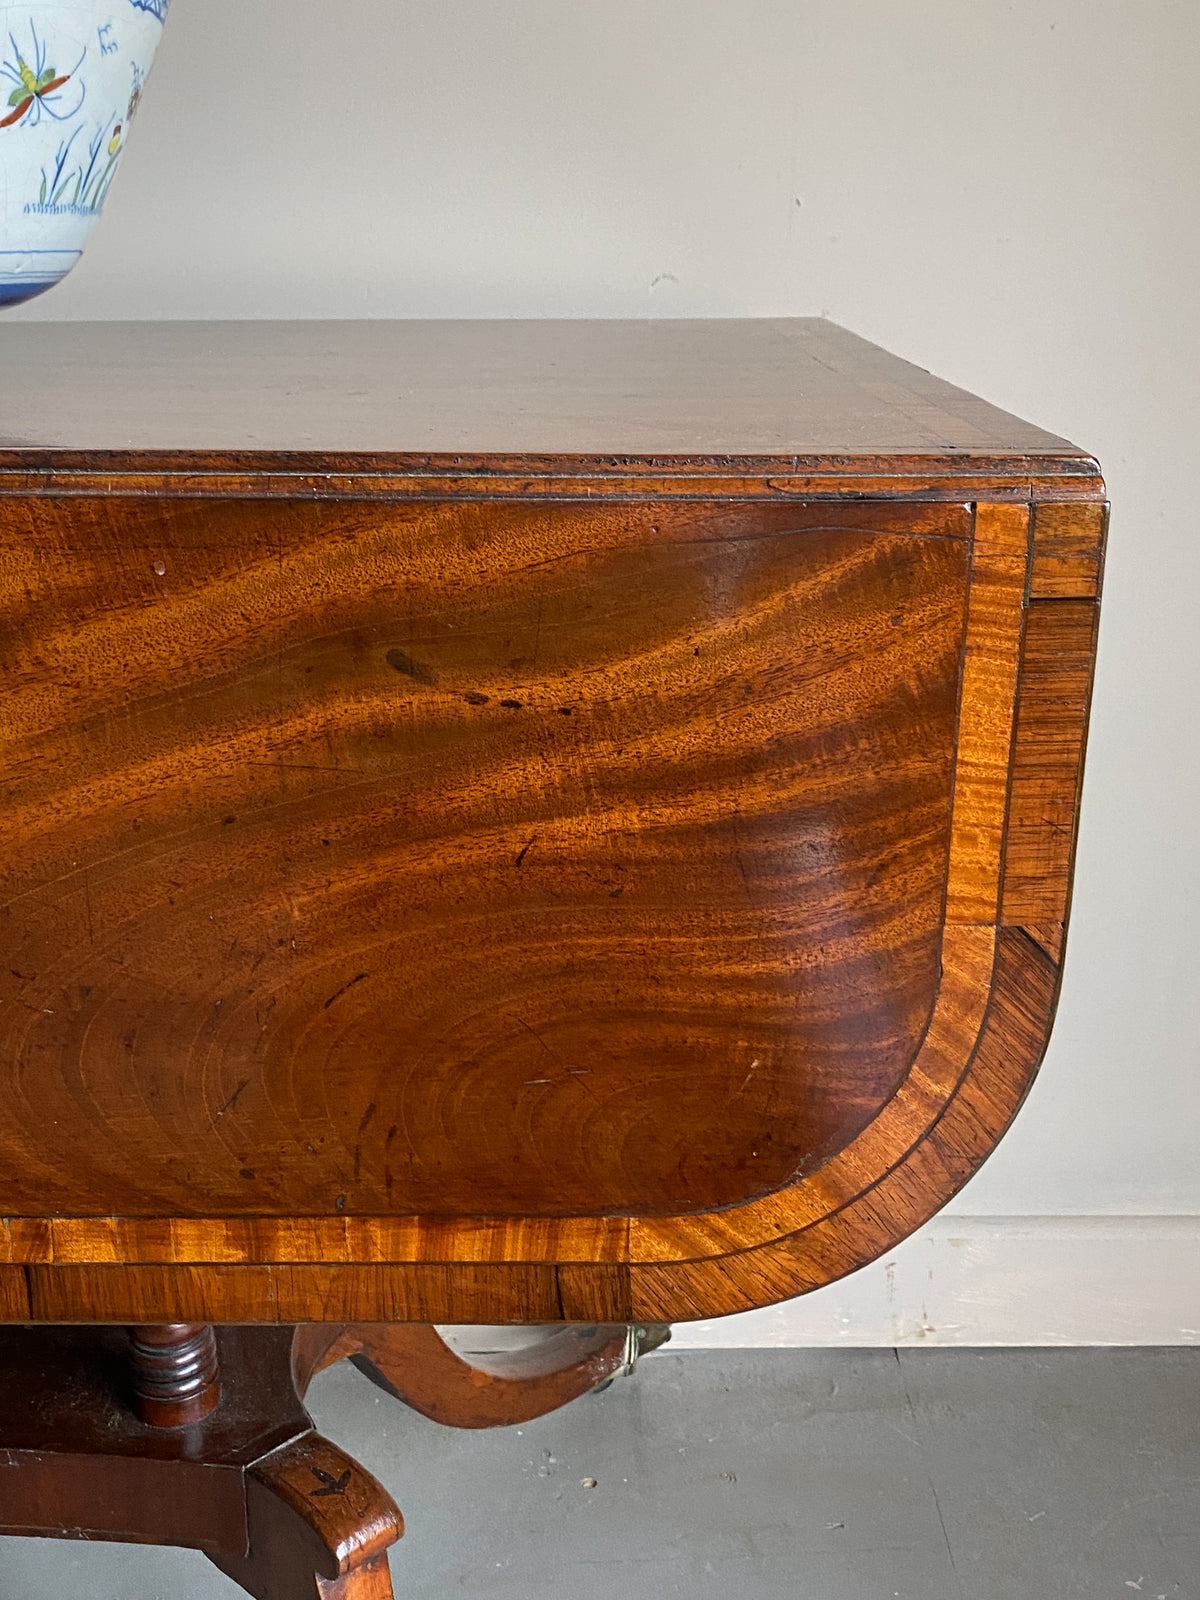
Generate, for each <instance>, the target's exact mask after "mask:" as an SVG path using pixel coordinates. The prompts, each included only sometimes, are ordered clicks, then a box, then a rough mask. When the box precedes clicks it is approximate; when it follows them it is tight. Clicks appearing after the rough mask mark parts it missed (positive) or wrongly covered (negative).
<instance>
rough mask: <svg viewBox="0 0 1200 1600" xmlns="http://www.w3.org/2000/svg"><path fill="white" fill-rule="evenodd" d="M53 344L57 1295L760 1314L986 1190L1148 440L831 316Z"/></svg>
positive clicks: (29, 1098)
mask: <svg viewBox="0 0 1200 1600" xmlns="http://www.w3.org/2000/svg"><path fill="white" fill-rule="evenodd" d="M0 363H2V364H3V366H4V369H5V370H7V371H11V372H16V371H18V370H19V372H20V374H21V381H20V383H19V384H18V383H14V382H9V383H8V384H6V385H5V393H6V399H5V402H4V405H3V410H2V412H0V619H2V620H0V640H2V643H0V664H2V667H3V677H2V679H0V804H2V807H3V809H2V812H0V815H2V817H3V827H2V829H0V956H2V957H3V959H2V960H0V1217H2V1218H3V1219H4V1221H3V1223H2V1224H0V1320H3V1319H7V1320H12V1321H21V1322H28V1321H38V1320H43V1321H89V1322H93V1321H106V1320H119V1321H136V1322H150V1321H209V1320H213V1321H242V1322H249V1321H272V1320H283V1321H303V1320H332V1321H339V1322H356V1323H361V1322H367V1321H372V1320H415V1321H433V1322H467V1321H484V1322H497V1321H554V1320H560V1319H566V1320H578V1321H598V1322H605V1323H612V1322H620V1321H626V1320H643V1321H671V1320H678V1319H679V1318H682V1317H687V1316H703V1315H713V1314H717V1313H720V1312H723V1311H728V1310H734V1309H740V1308H743V1307H746V1306H750V1305H756V1304H763V1303H766V1302H768V1301H771V1300H774V1299H778V1298H781V1297H782V1296H785V1295H789V1294H794V1293H798V1292H801V1291H803V1290H804V1289H807V1288H812V1287H815V1286H817V1285H819V1284H821V1283H824V1282H828V1281H829V1280H830V1279H831V1278H833V1277H836V1276H839V1275H840V1274H841V1273H843V1272H846V1271H849V1270H851V1269H852V1268H853V1267H854V1266H856V1265H858V1264H860V1263H861V1262H863V1261H865V1260H867V1259H870V1258H871V1257H872V1256H874V1255H876V1254H878V1253H879V1252H880V1251H882V1250H885V1249H888V1248H890V1247H891V1246H892V1245H893V1244H894V1243H895V1242H896V1241H897V1240H898V1239H899V1238H901V1237H903V1236H904V1235H905V1234H906V1233H907V1232H910V1231H911V1230H912V1228H914V1227H916V1226H918V1225H919V1224H920V1223H921V1222H922V1221H923V1220H924V1219H925V1218H926V1217H927V1216H928V1215H929V1214H930V1213H931V1212H932V1211H933V1210H935V1209H937V1207H938V1206H940V1205H941V1204H942V1203H944V1201H945V1200H946V1199H947V1198H948V1197H949V1195H950V1194H951V1193H953V1192H954V1191H955V1190H956V1189H957V1188H958V1187H959V1186H960V1185H961V1183H962V1182H964V1181H965V1180H966V1179H967V1178H968V1177H969V1176H970V1174H971V1172H973V1171H974V1170H975V1168H976V1166H977V1165H978V1164H979V1162H980V1161H981V1160H982V1159H983V1158H984V1157H985V1156H986V1154H987V1153H988V1152H989V1151H990V1150H991V1148H992V1147H993V1146H994V1144H995V1142H996V1140H997V1139H998V1138H999V1136H1000V1134H1001V1133H1002V1132H1003V1129H1004V1127H1005V1126H1006V1125H1007V1123H1008V1121H1009V1119H1010V1117H1011V1115H1012V1114H1013V1112H1014V1110H1015V1108H1016V1106H1017V1104H1018V1103H1019V1101H1020V1098H1021V1097H1022V1095H1023V1094H1024V1092H1025V1089H1026V1088H1027V1086H1028V1083H1029V1081H1030V1079H1031V1076H1032V1074H1033V1072H1034V1070H1035V1069H1036V1066H1037V1063H1038V1060H1039V1059H1040V1056H1041V1053H1042V1050H1043V1047H1044V1044H1045V1041H1046V1037H1047V1035H1048V1032H1049V1026H1050V1020H1051V1015H1052V1011H1053V1005H1054V999H1055V996H1056V993H1057V985H1058V980H1059V971H1060V966H1061V959H1062V949H1063V939H1064V935H1065V924H1066V914H1067V901H1068V893H1069V884H1070V874H1071V859H1072V848H1073V839H1074V831H1075V822H1076V812H1077V798H1078V786H1079V776H1080V767H1081V761H1082V752H1083V742H1084V732H1085V728H1086V718H1087V706H1088V696H1089V689H1090V679H1091V668H1092V662H1093V657H1094V646H1095V627H1096V613H1097V605H1098V596H1099V583H1100V565H1101V558H1102V547H1103V536H1104V520H1105V507H1104V490H1103V485H1102V483H1101V481H1100V478H1099V474H1098V470H1097V468H1096V465H1095V462H1094V461H1092V460H1091V458H1090V457H1088V456H1087V455H1086V454H1085V453H1083V452H1081V451H1079V450H1077V449H1076V448H1075V447H1074V446H1072V445H1070V444H1068V443H1067V442H1066V441H1065V440H1062V439H1059V438H1056V437H1055V436H1053V435H1051V434H1047V433H1044V432H1042V431H1041V430H1039V429H1036V428H1033V427H1031V426H1029V425H1027V424H1025V423H1022V422H1019V421H1018V420H1017V419H1015V418H1012V417H1009V416H1007V415H1006V414H1005V413H1003V412H1000V411H997V410H996V409H995V408H994V407H991V406H988V405H986V404H985V403H984V402H982V401H979V400H976V399H974V398H973V397H972V396H970V395H967V394H965V393H963V392H962V391H960V390H957V389H954V388H952V387H951V386H950V385H947V384H944V383H941V382H940V381H939V380H937V379H934V378H931V377H930V376H929V375H928V374H926V373H924V372H922V371H921V370H920V369H919V368H916V367H913V366H910V365H908V364H907V363H904V362H901V361H898V360H897V359H896V358H894V357H891V356H888V355H886V354H885V353H884V352H882V351H880V350H878V349H877V348H875V347H874V346H872V345H868V344H866V343H865V342H864V341H862V340H859V339H856V338H854V337H853V336H852V335H850V334H847V333H844V332H843V331H842V330H840V329H837V328H834V327H832V326H831V325H829V324H827V323H824V322H819V321H812V320H801V321H772V320H764V321H755V322H711V323H705V322H657V323H633V322H624V323H603V322H579V323H562V322H559V323H555V322H546V323H418V322H410V323H301V324H295V323H259V324H225V325H217V324H152V323H147V324H90V325H67V324H15V325H12V326H9V327H7V328H5V329H3V330H0Z"/></svg>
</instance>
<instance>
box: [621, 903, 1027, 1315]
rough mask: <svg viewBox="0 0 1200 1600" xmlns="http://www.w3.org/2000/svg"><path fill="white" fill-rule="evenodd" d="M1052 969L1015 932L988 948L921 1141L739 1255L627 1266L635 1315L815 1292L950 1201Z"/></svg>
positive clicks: (999, 1126) (1015, 1084)
mask: <svg viewBox="0 0 1200 1600" xmlns="http://www.w3.org/2000/svg"><path fill="white" fill-rule="evenodd" d="M1057 989H1058V972H1057V969H1056V968H1055V966H1054V964H1053V963H1052V962H1051V961H1050V960H1049V959H1048V958H1047V956H1046V954H1045V952H1044V951H1042V950H1041V949H1040V948H1039V947H1038V946H1037V945H1035V944H1034V943H1033V941H1032V940H1030V939H1029V938H1028V937H1027V936H1026V935H1025V934H1024V933H1023V932H1021V931H1019V930H1016V929H1012V930H1005V931H1004V932H1003V933H1002V934H1001V935H1000V939H999V946H998V959H997V962H996V969H995V976H994V982H993V989H992V996H991V1000H990V1002H989V1006H988V1014H987V1018H986V1020H985V1022H984V1026H983V1029H982V1031H981V1033H980V1035H979V1039H978V1043H977V1045H976V1046H975V1049H974V1051H973V1054H972V1056H971V1060H970V1063H969V1066H968V1069H967V1071H966V1072H965V1073H964V1074H963V1076H962V1079H961V1081H960V1083H959V1084H958V1086H957V1088H956V1090H955V1092H954V1094H953V1095H952V1096H951V1097H950V1099H949V1101H948V1102H947V1104H946V1106H945V1107H944V1109H943V1110H942V1112H941V1113H940V1115H939V1116H938V1118H937V1119H936V1120H935V1121H934V1122H933V1123H932V1124H931V1126H930V1127H929V1129H928V1130H927V1131H926V1134H925V1136H924V1137H923V1138H922V1139H921V1140H920V1141H918V1143H917V1144H916V1145H914V1147H913V1148H912V1149H911V1150H910V1151H909V1152H908V1153H907V1155H906V1156H905V1157H904V1159H903V1160H902V1161H901V1162H899V1163H898V1164H897V1165H896V1166H895V1167H894V1168H893V1169H891V1170H890V1171H889V1172H888V1173H887V1174H886V1175H885V1176H884V1177H883V1178H882V1179H881V1180H880V1181H879V1182H878V1183H877V1184H875V1185H873V1186H871V1187H869V1188H868V1189H866V1190H865V1191H864V1192H863V1193H861V1194H860V1195H859V1196H857V1197H856V1198H855V1199H854V1200H853V1201H851V1202H850V1203H849V1204H847V1205H846V1206H845V1207H844V1208H842V1209H839V1210H835V1211H833V1212H831V1213H830V1214H829V1215H827V1216H825V1217H823V1218H821V1219H820V1220H819V1221H817V1222H814V1223H812V1224H811V1225H809V1226H808V1227H804V1228H800V1229H797V1230H796V1231H795V1232H794V1233H792V1234H791V1235H789V1236H788V1237H786V1238H783V1239H781V1240H778V1241H775V1242H772V1243H770V1244H767V1245H757V1246H754V1247H752V1248H750V1249H747V1250H743V1251H731V1252H727V1253H725V1254H723V1255H714V1256H709V1257H708V1258H706V1259H697V1260H694V1261H678V1262H672V1263H657V1262H638V1263H635V1264H634V1265H633V1266H632V1267H631V1273H630V1281H631V1290H632V1309H633V1315H634V1317H635V1318H639V1319H645V1320H647V1321H650V1320H654V1319H655V1318H656V1317H657V1315H658V1311H659V1310H661V1308H662V1307H664V1306H670V1307H671V1308H672V1315H673V1316H676V1317H678V1316H680V1315H682V1316H683V1317H689V1316H690V1317H698V1316H707V1315H711V1314H712V1313H711V1312H709V1311H706V1310H702V1309H700V1308H701V1307H707V1306H719V1307H720V1312H719V1313H718V1314H725V1313H727V1312H733V1311H744V1310H749V1309H751V1308H752V1307H754V1306H761V1305H766V1304H770V1303H771V1302H772V1301H777V1300H783V1299H786V1298H788V1297H790V1296H792V1295H795V1294H801V1293H804V1292H805V1291H807V1290H811V1289H815V1288H819V1287H821V1286H822V1285H824V1284H827V1283H831V1282H834V1281H835V1280H836V1279H838V1278H841V1277H844V1276H845V1275H846V1274H847V1273H849V1272H853V1271H854V1270H855V1268H857V1267H859V1266H862V1265H863V1264H864V1263H865V1262H867V1261H870V1260H873V1259H875V1257H876V1256H878V1255H880V1254H881V1253H882V1252H883V1251H884V1250H886V1249H889V1248H891V1246H892V1245H893V1244H894V1243H895V1241H896V1239H897V1238H903V1237H905V1236H906V1235H907V1234H909V1233H912V1232H913V1231H914V1230H915V1229H916V1228H919V1227H920V1226H921V1225H922V1223H924V1222H925V1221H927V1220H928V1218H929V1217H930V1216H931V1215H932V1214H933V1213H934V1211H936V1210H937V1209H938V1208H939V1207H940V1206H941V1205H943V1204H945V1201H946V1200H947V1199H949V1198H950V1197H951V1196H952V1195H953V1194H954V1193H955V1192H956V1191H957V1190H958V1189H959V1188H960V1187H961V1186H962V1184H963V1183H965V1182H966V1180H967V1179H968V1178H969V1177H970V1175H971V1174H972V1173H973V1172H974V1171H975V1169H976V1167H977V1166H978V1165H979V1162H980V1161H981V1160H982V1159H983V1157H984V1156H985V1155H986V1154H987V1152H988V1151H990V1150H991V1149H992V1148H993V1147H994V1146H995V1143H996V1141H997V1140H998V1139H999V1138H1000V1137H1001V1135H1002V1134H1003V1132H1004V1130H1005V1128H1006V1127H1007V1126H1008V1124H1009V1122H1010V1121H1011V1120H1012V1117H1013V1116H1014V1115H1015V1113H1016V1110H1017V1108H1018V1107H1019V1105H1020V1103H1021V1100H1022V1098H1023V1097H1024V1095H1025V1094H1026V1092H1027V1091H1028V1088H1029V1085H1030V1082H1031V1081H1032V1078H1033V1075H1034V1074H1035V1072H1036V1070H1037V1066H1038V1064H1039V1061H1040V1059H1041V1053H1042V1051H1043V1050H1044V1048H1045V1039H1046V1035H1047V1032H1048V1029H1049V1024H1050V1021H1051V1018H1052V1015H1053V1008H1054V1002H1055V999H1056V997H1057Z"/></svg>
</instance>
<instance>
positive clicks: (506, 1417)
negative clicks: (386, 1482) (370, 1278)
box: [294, 1323, 668, 1428]
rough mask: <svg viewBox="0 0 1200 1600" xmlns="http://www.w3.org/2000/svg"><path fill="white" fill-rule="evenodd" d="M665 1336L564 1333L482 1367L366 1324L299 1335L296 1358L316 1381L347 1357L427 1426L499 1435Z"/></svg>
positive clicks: (403, 1333)
mask: <svg viewBox="0 0 1200 1600" xmlns="http://www.w3.org/2000/svg"><path fill="white" fill-rule="evenodd" d="M667 1333H668V1330H667V1329H666V1328H660V1327H657V1326H655V1327H653V1328H650V1327H646V1328H642V1327H633V1328H630V1327H626V1326H625V1325H623V1324H618V1325H608V1326H599V1327H575V1326H570V1325H566V1326H563V1327H562V1328H559V1329H556V1330H555V1331H553V1332H552V1333H550V1334H549V1335H548V1337H546V1338H545V1339H543V1340H541V1341H540V1342H539V1343H537V1344H535V1345H532V1346H529V1347H527V1348H525V1349H523V1350H512V1351H505V1352H502V1353H497V1354H495V1355H491V1356H488V1357H487V1358H486V1359H485V1358H482V1357H470V1358H468V1357H464V1356H462V1355H459V1354H458V1353H457V1352H456V1351H455V1350H453V1349H451V1347H450V1346H449V1345H448V1344H447V1343H446V1341H445V1340H444V1339H443V1338H442V1336H441V1334H440V1333H439V1332H438V1330H437V1329H436V1328H434V1327H431V1326H428V1325H426V1324H422V1323H396V1324H380V1323H360V1324H356V1325H354V1326H352V1327H345V1328H338V1329H336V1330H329V1331H328V1332H325V1331H318V1330H316V1329H313V1330H311V1331H310V1330H305V1329H299V1330H297V1343H296V1347H295V1349H296V1356H295V1357H294V1360H297V1364H298V1365H302V1366H303V1368H304V1373H303V1374H300V1373H298V1381H299V1382H300V1383H301V1387H303V1377H304V1376H311V1374H312V1373H313V1372H316V1371H319V1370H321V1368H322V1367H325V1366H329V1365H331V1364H332V1363H333V1362H334V1361H337V1360H341V1359H342V1358H343V1357H345V1356H350V1357H351V1358H352V1359H353V1361H354V1364H355V1366H357V1367H358V1368H359V1370H360V1371H362V1372H364V1373H365V1374H366V1375H367V1376H368V1377H369V1378H371V1379H372V1381H373V1382H375V1383H377V1384H379V1386H380V1387H381V1388H383V1389H386V1390H387V1391H388V1393H389V1394H392V1395H395V1396H396V1398H397V1399H399V1400H402V1401H403V1402H404V1404H405V1405H407V1406H411V1407H412V1409H413V1410H414V1411H419V1412H420V1413H421V1414H422V1415H423V1416H426V1417H431V1418H432V1419H433V1421H435V1422H441V1423H445V1424H446V1425H447V1426H449V1427H454V1428H496V1427H505V1426H507V1425H509V1424H510V1423H515V1422H528V1421H530V1420H531V1419H532V1418H533V1417H540V1416H544V1415H545V1414H546V1413H547V1412H549V1411H556V1410H557V1409H558V1408H559V1407H560V1406H564V1405H567V1404H569V1403H570V1402H571V1401H572V1400H576V1399H578V1398H579V1397H580V1396H581V1395H584V1394H587V1393H588V1392H589V1391H590V1390H593V1389H596V1388H598V1387H600V1386H601V1385H602V1384H604V1383H606V1382H608V1381H610V1380H611V1379H612V1378H613V1377H614V1376H616V1374H618V1373H619V1372H622V1371H627V1370H629V1368H630V1367H631V1366H632V1363H633V1361H634V1360H635V1359H636V1356H637V1354H638V1352H639V1351H644V1350H647V1349H653V1348H654V1346H655V1345H657V1344H661V1343H662V1341H663V1340H664V1339H665V1338H666V1337H667Z"/></svg>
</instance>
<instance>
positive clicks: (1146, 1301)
mask: <svg viewBox="0 0 1200 1600" xmlns="http://www.w3.org/2000/svg"><path fill="white" fill-rule="evenodd" d="M1132 1344H1149V1345H1153V1344H1171V1345H1177V1344H1200V1216H1182V1217H1144V1216H1143V1217H1130V1216H1124V1217H967V1216H955V1215H949V1216H942V1217H938V1218H935V1219H934V1221H933V1222H931V1223H930V1224H929V1225H928V1226H927V1227H925V1228H923V1229H922V1230H921V1232H920V1233H918V1234H915V1235H914V1236H913V1237H912V1238H911V1239H908V1240H906V1241H905V1243H904V1244H902V1245H901V1246H900V1247H899V1248H898V1249H896V1250H893V1251H891V1252H890V1253H889V1254H888V1255H886V1256H884V1257H882V1258H881V1259H880V1260H879V1261H877V1262H875V1263H873V1264H872V1265H871V1266H868V1267H863V1268H862V1269H861V1271H859V1272H856V1273H854V1274H853V1275H852V1276H851V1277H849V1278H844V1279H843V1280H842V1281H841V1282H840V1283H834V1284H830V1285H829V1287H828V1288H825V1289H818V1290H816V1291H815V1292H814V1293H812V1294H808V1295H804V1296H802V1298H800V1299H799V1300H790V1301H787V1302H786V1303H785V1304H783V1305H780V1306H770V1307H767V1308H766V1309H765V1310H762V1311H747V1312H743V1313H741V1314H740V1315H737V1316H732V1317H721V1318H718V1319H716V1320H714V1321H711V1322H690V1323H682V1324H678V1325H677V1326H676V1328H675V1332H674V1335H673V1337H672V1341H671V1344H670V1345H669V1346H668V1349H670V1350H689V1349H746V1348H771V1347H775V1346H813V1345H819V1346H826V1347H827V1346H830V1345H846V1346H894V1345H1132Z"/></svg>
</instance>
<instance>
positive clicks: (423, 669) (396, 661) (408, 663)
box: [387, 650, 438, 688]
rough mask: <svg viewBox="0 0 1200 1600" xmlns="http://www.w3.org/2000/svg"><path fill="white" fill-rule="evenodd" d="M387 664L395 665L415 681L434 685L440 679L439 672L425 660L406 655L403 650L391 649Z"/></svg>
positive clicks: (399, 670)
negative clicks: (416, 659)
mask: <svg viewBox="0 0 1200 1600" xmlns="http://www.w3.org/2000/svg"><path fill="white" fill-rule="evenodd" d="M387 664H388V666H389V667H395V669H396V671H397V672H402V673H403V674H404V676H405V677H406V678H411V679H412V680H413V682H414V683H424V684H427V685H429V686H430V687H431V688H432V686H433V685H434V684H435V683H436V682H437V681H438V677H437V673H436V672H435V671H434V670H433V668H432V667H430V666H427V665H426V663H425V662H424V661H414V660H413V658H412V656H408V655H405V653H404V651H403V650H389V651H388V653H387Z"/></svg>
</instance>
